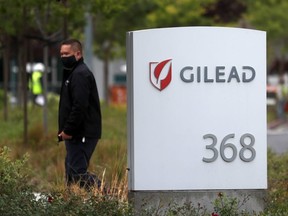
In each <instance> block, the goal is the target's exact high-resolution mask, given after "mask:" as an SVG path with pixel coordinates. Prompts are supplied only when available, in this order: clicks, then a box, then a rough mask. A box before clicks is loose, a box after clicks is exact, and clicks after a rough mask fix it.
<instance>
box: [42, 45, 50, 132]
mask: <svg viewBox="0 0 288 216" xmlns="http://www.w3.org/2000/svg"><path fill="white" fill-rule="evenodd" d="M48 48H49V47H48V44H45V45H44V50H43V56H44V65H45V69H44V71H43V72H44V74H43V97H44V106H43V129H44V134H45V136H47V134H48V120H47V119H48V118H47V113H48V101H47V89H48V87H47V86H48V80H47V73H48V54H49V53H48V51H49V50H48Z"/></svg>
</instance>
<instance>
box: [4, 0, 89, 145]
mask: <svg viewBox="0 0 288 216" xmlns="http://www.w3.org/2000/svg"><path fill="white" fill-rule="evenodd" d="M89 1H90V0H87V1H86V2H87V3H89ZM86 6H87V5H85V4H79V1H76V0H62V1H60V0H59V1H50V0H43V1H38V0H25V1H23V0H13V1H4V0H0V18H1V20H2V22H1V23H0V38H1V39H2V41H1V43H2V44H6V38H14V39H15V41H16V46H15V47H14V49H13V51H14V52H13V53H12V54H13V55H14V58H15V59H17V62H18V101H19V104H20V105H21V106H22V107H23V116H24V123H23V124H24V133H23V143H24V144H27V142H28V136H27V128H28V113H27V73H26V62H27V53H28V50H29V49H30V47H28V45H29V43H28V40H31V39H37V40H39V41H43V42H44V45H46V48H47V46H48V44H49V43H51V42H52V41H53V42H57V41H58V42H59V41H60V40H62V39H63V38H66V37H68V32H70V30H71V32H74V31H75V30H77V28H79V26H83V23H84V18H83V14H84V11H85V10H86ZM62 29H64V30H63V32H62ZM59 32H60V33H61V32H62V33H63V37H59ZM61 36H62V35H61ZM7 51H8V46H7V49H5V52H7ZM44 53H46V54H45V55H46V56H48V51H47V50H46V51H45V52H44ZM16 55H17V57H16ZM9 61H10V59H9V58H5V63H4V65H5V71H7V65H8V62H9ZM45 62H46V64H48V60H47V58H46V61H45ZM46 68H47V65H46ZM7 76H8V73H5V77H4V80H5V82H8V81H7V80H8V77H7ZM6 88H7V83H5V89H6ZM44 89H47V83H46V84H45V88H44ZM45 92H46V91H45ZM5 98H6V100H5V103H6V104H5V108H4V112H5V113H4V115H5V116H6V115H7V90H5ZM45 112H47V110H46V111H45ZM45 112H44V113H45ZM44 121H45V114H44Z"/></svg>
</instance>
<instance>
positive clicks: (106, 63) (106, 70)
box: [103, 57, 109, 104]
mask: <svg viewBox="0 0 288 216" xmlns="http://www.w3.org/2000/svg"><path fill="white" fill-rule="evenodd" d="M103 63H104V65H103V71H104V102H105V103H106V104H109V59H108V57H105V59H104V62H103Z"/></svg>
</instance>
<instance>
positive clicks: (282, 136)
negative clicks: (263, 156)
mask: <svg viewBox="0 0 288 216" xmlns="http://www.w3.org/2000/svg"><path fill="white" fill-rule="evenodd" d="M267 145H268V148H270V149H271V150H272V151H273V152H276V153H278V154H282V153H288V121H279V120H278V121H275V122H272V123H270V124H269V125H268V129H267Z"/></svg>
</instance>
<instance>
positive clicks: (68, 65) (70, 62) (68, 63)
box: [61, 55, 77, 70]
mask: <svg viewBox="0 0 288 216" xmlns="http://www.w3.org/2000/svg"><path fill="white" fill-rule="evenodd" d="M61 61H62V64H63V67H64V69H66V70H71V69H73V67H74V66H75V64H76V63H77V60H76V58H75V56H74V55H71V56H67V57H61Z"/></svg>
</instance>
